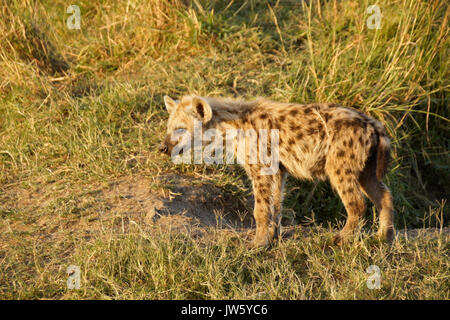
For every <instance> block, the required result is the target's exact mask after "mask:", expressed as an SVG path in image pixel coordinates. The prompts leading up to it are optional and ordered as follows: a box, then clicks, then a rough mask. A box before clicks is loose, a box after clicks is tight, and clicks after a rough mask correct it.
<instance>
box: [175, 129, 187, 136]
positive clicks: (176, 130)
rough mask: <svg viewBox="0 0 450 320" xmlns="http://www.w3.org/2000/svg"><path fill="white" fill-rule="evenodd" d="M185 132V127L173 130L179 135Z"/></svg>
mask: <svg viewBox="0 0 450 320" xmlns="http://www.w3.org/2000/svg"><path fill="white" fill-rule="evenodd" d="M185 132H186V129H185V128H177V129H175V130H174V131H173V133H174V134H176V135H178V136H180V135H182V134H184V133H185Z"/></svg>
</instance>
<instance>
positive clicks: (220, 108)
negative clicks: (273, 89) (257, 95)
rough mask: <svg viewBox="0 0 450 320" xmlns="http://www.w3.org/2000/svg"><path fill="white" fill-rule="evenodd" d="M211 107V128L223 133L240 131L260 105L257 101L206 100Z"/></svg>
mask: <svg viewBox="0 0 450 320" xmlns="http://www.w3.org/2000/svg"><path fill="white" fill-rule="evenodd" d="M205 99H206V100H207V101H208V103H209V104H210V106H211V109H212V111H213V117H212V119H211V123H210V127H211V128H215V129H217V130H220V131H222V132H224V131H226V130H228V129H240V128H242V127H243V123H244V122H245V121H246V120H247V119H248V116H249V115H250V114H251V113H252V112H253V111H254V110H255V109H256V108H257V106H258V104H259V103H260V101H259V100H255V101H250V102H248V101H239V100H232V99H215V98H205Z"/></svg>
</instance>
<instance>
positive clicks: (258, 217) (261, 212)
mask: <svg viewBox="0 0 450 320" xmlns="http://www.w3.org/2000/svg"><path fill="white" fill-rule="evenodd" d="M251 178H252V181H253V193H254V196H255V208H254V211H253V215H254V217H255V221H256V235H255V238H254V240H253V245H254V246H257V247H261V246H267V245H269V244H270V243H271V241H272V240H273V238H274V236H275V233H276V232H277V229H279V223H280V219H279V218H280V210H281V202H282V194H283V190H282V189H283V183H284V178H285V172H284V171H283V170H281V169H280V170H278V172H277V173H275V174H273V175H259V172H257V173H256V174H254V175H252V177H251Z"/></svg>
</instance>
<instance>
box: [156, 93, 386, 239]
mask: <svg viewBox="0 0 450 320" xmlns="http://www.w3.org/2000/svg"><path fill="white" fill-rule="evenodd" d="M164 100H165V104H166V108H167V110H168V111H169V114H170V116H169V120H168V126H167V136H166V139H165V140H164V142H163V143H162V144H161V146H160V150H161V151H162V152H165V153H167V154H169V155H170V154H171V152H172V149H173V148H174V146H175V145H177V144H180V136H182V135H183V133H185V132H189V133H191V136H192V133H193V131H194V128H193V122H194V120H197V121H200V122H201V123H202V125H203V128H204V129H205V130H207V129H211V128H214V129H216V130H218V131H220V132H223V133H225V131H226V130H229V129H243V130H244V131H246V130H251V129H253V130H255V131H258V130H259V129H268V130H273V129H277V130H278V132H279V144H278V156H279V161H280V166H279V170H277V171H276V172H275V173H273V174H270V175H261V168H262V167H264V166H265V165H264V164H261V163H256V164H251V163H248V161H247V162H246V161H244V168H245V170H246V172H247V174H248V176H249V178H250V179H251V180H252V185H253V192H254V197H255V206H254V217H255V221H256V236H255V238H254V244H255V245H256V246H266V245H268V244H269V243H270V242H271V241H272V239H273V238H274V236H275V235H276V234H277V230H279V226H280V211H281V204H282V195H283V185H284V181H285V179H286V176H287V174H291V175H292V176H294V177H296V178H299V179H307V180H315V179H322V180H323V179H326V178H327V177H328V178H329V180H330V183H331V185H332V186H333V188H334V189H335V190H336V191H337V193H338V194H339V196H340V198H341V200H342V202H343V204H344V206H345V209H346V211H347V221H346V224H345V226H344V228H343V229H342V230H341V231H340V233H339V234H338V235H337V236H336V237H335V241H336V242H337V243H341V242H342V241H343V240H345V238H347V237H348V236H350V235H351V234H352V233H353V231H354V230H355V228H356V227H357V225H358V223H359V221H360V219H361V218H362V216H363V215H364V212H365V209H366V206H365V201H364V197H363V194H365V195H366V196H367V197H368V198H369V199H370V200H371V201H372V202H373V203H374V204H375V206H376V208H377V210H378V211H379V213H380V218H379V220H380V223H379V235H380V237H381V238H383V239H385V240H388V241H391V240H392V238H393V236H394V226H393V205H392V196H391V193H390V191H389V189H388V188H387V187H386V185H385V184H384V183H383V182H382V181H381V180H382V178H383V177H384V175H385V173H386V170H387V166H388V162H389V157H390V141H389V138H388V136H387V134H386V131H385V129H384V127H383V126H382V124H381V123H380V122H378V121H377V120H375V119H373V118H371V117H369V116H367V115H365V114H363V113H361V112H358V111H356V110H353V109H349V108H345V107H342V106H339V105H335V104H307V105H300V104H287V103H278V102H272V101H268V100H265V99H259V100H255V101H251V102H246V101H238V100H232V99H216V98H209V97H199V96H185V97H183V98H182V99H181V101H174V100H172V99H171V98H169V97H167V96H166V97H165V98H164ZM258 139H259V137H258ZM185 143H186V142H185ZM187 143H191V141H188V142H187Z"/></svg>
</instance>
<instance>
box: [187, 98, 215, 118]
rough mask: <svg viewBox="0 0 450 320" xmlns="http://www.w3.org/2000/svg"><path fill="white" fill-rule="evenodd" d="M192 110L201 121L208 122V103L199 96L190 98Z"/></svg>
mask: <svg viewBox="0 0 450 320" xmlns="http://www.w3.org/2000/svg"><path fill="white" fill-rule="evenodd" d="M192 112H193V113H194V115H195V116H196V117H197V118H199V119H200V120H201V121H202V122H203V123H207V122H209V120H211V118H212V110H211V106H210V105H209V103H208V102H207V101H206V100H205V99H203V98H201V97H193V98H192Z"/></svg>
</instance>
